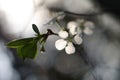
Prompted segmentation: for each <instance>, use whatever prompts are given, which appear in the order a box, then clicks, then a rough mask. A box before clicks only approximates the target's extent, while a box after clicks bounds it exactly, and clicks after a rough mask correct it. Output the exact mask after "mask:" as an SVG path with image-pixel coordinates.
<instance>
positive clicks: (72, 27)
mask: <svg viewBox="0 0 120 80" xmlns="http://www.w3.org/2000/svg"><path fill="white" fill-rule="evenodd" d="M67 28H68V29H69V32H70V33H71V34H72V35H75V34H80V33H81V32H82V31H81V29H80V28H79V25H78V23H77V22H75V21H70V22H69V23H68V24H67Z"/></svg>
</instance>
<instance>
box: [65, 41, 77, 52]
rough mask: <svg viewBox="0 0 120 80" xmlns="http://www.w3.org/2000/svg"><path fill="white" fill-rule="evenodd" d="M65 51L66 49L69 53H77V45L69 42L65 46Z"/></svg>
mask: <svg viewBox="0 0 120 80" xmlns="http://www.w3.org/2000/svg"><path fill="white" fill-rule="evenodd" d="M65 51H66V53H67V54H73V53H75V47H74V45H73V44H72V43H71V42H69V43H68V44H67V46H66V47H65Z"/></svg>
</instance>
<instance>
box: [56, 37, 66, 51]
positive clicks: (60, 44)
mask: <svg viewBox="0 0 120 80" xmlns="http://www.w3.org/2000/svg"><path fill="white" fill-rule="evenodd" d="M66 45H67V41H66V40H64V39H59V40H57V41H56V42H55V47H56V49H57V50H63V49H64V48H65V47H66Z"/></svg>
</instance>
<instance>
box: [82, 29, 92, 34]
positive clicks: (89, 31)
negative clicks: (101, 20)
mask: <svg viewBox="0 0 120 80" xmlns="http://www.w3.org/2000/svg"><path fill="white" fill-rule="evenodd" d="M83 32H84V33H85V34H87V35H92V34H93V30H92V29H90V28H88V27H85V29H84V30H83Z"/></svg>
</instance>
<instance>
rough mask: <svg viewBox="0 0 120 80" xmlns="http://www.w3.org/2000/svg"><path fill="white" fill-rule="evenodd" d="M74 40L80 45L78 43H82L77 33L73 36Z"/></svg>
mask: <svg viewBox="0 0 120 80" xmlns="http://www.w3.org/2000/svg"><path fill="white" fill-rule="evenodd" d="M74 41H75V43H76V44H78V45H80V44H82V42H83V39H82V38H81V37H80V36H79V35H76V36H75V37H74Z"/></svg>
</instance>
